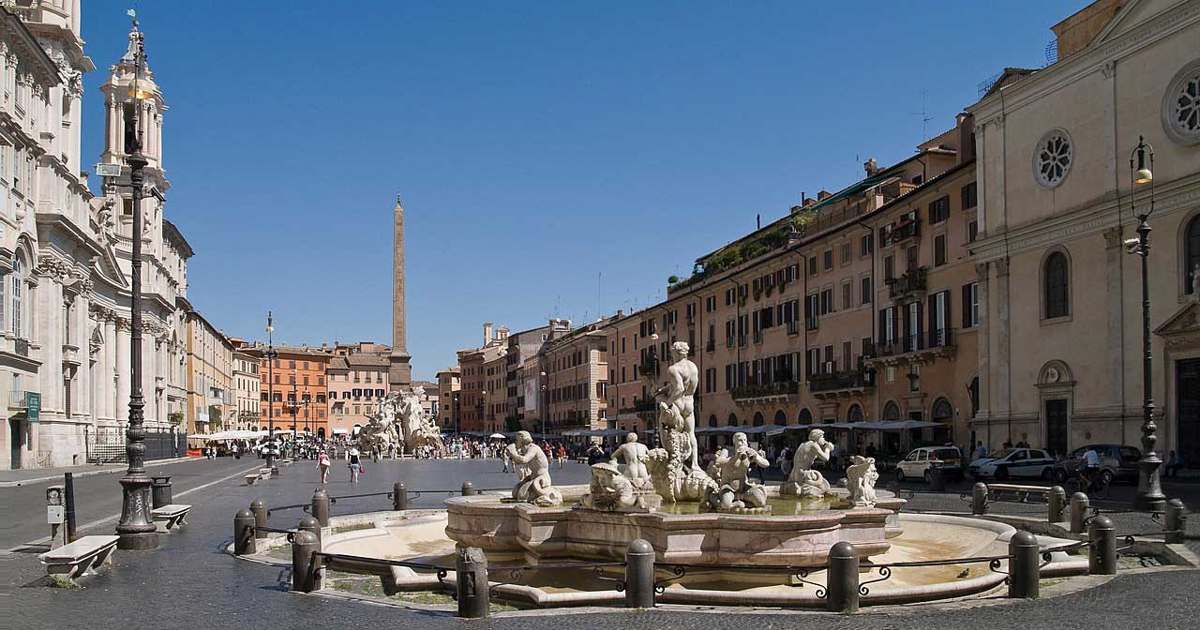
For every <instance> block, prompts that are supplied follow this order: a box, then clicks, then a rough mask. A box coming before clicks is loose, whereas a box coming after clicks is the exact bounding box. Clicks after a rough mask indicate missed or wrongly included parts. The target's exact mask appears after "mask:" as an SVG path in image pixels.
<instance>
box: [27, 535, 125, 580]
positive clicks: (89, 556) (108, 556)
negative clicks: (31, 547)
mask: <svg viewBox="0 0 1200 630" xmlns="http://www.w3.org/2000/svg"><path fill="white" fill-rule="evenodd" d="M119 539H120V538H119V537H118V536H84V537H83V538H80V539H79V540H76V541H75V542H73V543H71V544H69V545H63V546H62V547H59V548H58V549H51V550H50V551H47V552H46V553H44V554H42V555H41V560H42V564H44V565H46V573H47V574H48V575H50V576H56V575H60V576H63V577H65V578H66V579H67V580H69V581H71V582H74V581H75V578H77V577H80V576H83V575H92V574H94V573H95V572H96V569H98V568H99V567H101V566H103V565H105V564H111V562H112V552H113V550H114V549H116V548H117V541H118V540H119Z"/></svg>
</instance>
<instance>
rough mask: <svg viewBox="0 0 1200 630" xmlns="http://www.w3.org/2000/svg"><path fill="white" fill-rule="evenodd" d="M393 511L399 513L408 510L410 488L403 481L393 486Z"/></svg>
mask: <svg viewBox="0 0 1200 630" xmlns="http://www.w3.org/2000/svg"><path fill="white" fill-rule="evenodd" d="M392 509H393V510H395V511H397V512H400V511H403V510H407V509H408V488H405V487H404V482H403V481H397V482H396V483H394V484H392Z"/></svg>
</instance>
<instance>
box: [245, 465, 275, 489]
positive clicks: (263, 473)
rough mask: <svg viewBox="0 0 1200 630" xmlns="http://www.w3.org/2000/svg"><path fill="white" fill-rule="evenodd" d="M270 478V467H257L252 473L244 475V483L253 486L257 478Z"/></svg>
mask: <svg viewBox="0 0 1200 630" xmlns="http://www.w3.org/2000/svg"><path fill="white" fill-rule="evenodd" d="M270 478H271V469H270V468H259V469H258V472H252V473H249V474H247V475H246V485H247V486H253V485H254V482H256V481H258V480H259V479H270Z"/></svg>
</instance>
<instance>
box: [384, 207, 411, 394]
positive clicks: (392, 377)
mask: <svg viewBox="0 0 1200 630" xmlns="http://www.w3.org/2000/svg"><path fill="white" fill-rule="evenodd" d="M392 219H393V224H394V228H395V234H394V240H393V242H392V352H391V354H390V355H388V361H389V363H390V365H389V366H388V389H389V390H390V391H393V392H395V391H400V390H401V389H406V388H408V387H409V386H410V385H411V384H412V365H411V364H410V361H412V356H410V355H409V354H408V339H407V328H408V322H407V321H406V319H405V312H404V206H403V205H401V204H400V196H399V195H397V196H396V208H395V210H394V211H393V217H392Z"/></svg>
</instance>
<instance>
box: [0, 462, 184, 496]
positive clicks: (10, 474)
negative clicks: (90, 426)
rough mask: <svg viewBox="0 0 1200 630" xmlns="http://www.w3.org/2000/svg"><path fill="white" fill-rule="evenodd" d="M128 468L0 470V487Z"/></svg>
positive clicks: (90, 467)
mask: <svg viewBox="0 0 1200 630" xmlns="http://www.w3.org/2000/svg"><path fill="white" fill-rule="evenodd" d="M202 459H204V458H203V457H175V458H172V459H156V460H154V461H150V462H146V468H152V467H154V466H165V465H167V464H175V463H178V462H186V461H192V460H195V461H200V460H202ZM128 469H129V465H128V464H85V465H83V466H63V467H61V468H30V469H22V470H2V471H0V488H13V487H16V486H22V485H26V484H31V483H41V482H45V481H56V480H57V481H62V478H63V473H74V475H75V477H76V478H79V477H88V476H91V475H105V474H109V473H122V472H125V471H126V470H128Z"/></svg>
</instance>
